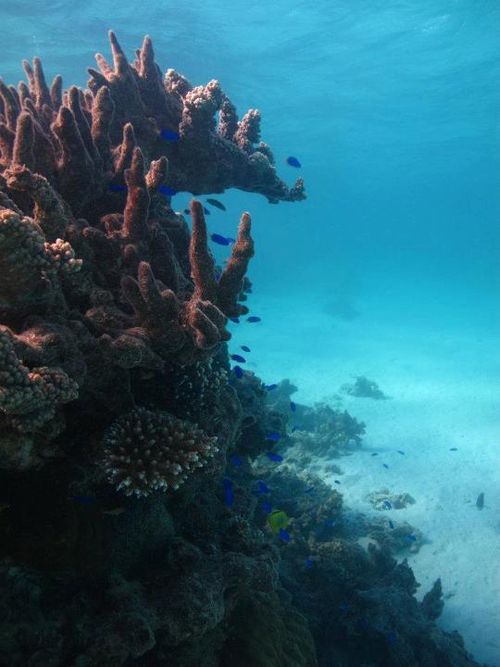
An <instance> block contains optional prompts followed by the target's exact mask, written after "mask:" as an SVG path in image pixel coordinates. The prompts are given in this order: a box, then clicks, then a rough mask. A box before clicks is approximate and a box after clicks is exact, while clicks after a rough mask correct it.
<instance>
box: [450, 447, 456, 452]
mask: <svg viewBox="0 0 500 667" xmlns="http://www.w3.org/2000/svg"><path fill="white" fill-rule="evenodd" d="M457 451H458V447H450V452H457Z"/></svg>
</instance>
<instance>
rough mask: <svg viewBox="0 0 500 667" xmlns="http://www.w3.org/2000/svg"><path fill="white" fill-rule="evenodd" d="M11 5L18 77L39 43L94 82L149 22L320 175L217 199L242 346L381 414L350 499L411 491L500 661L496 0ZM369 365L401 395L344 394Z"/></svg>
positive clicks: (422, 570)
mask: <svg viewBox="0 0 500 667" xmlns="http://www.w3.org/2000/svg"><path fill="white" fill-rule="evenodd" d="M0 19H1V34H2V39H1V56H0V58H1V67H0V72H1V74H2V77H3V78H4V80H5V81H7V82H9V83H17V81H18V80H19V79H20V78H22V68H21V65H20V61H21V60H22V58H30V57H32V56H33V55H38V56H40V57H41V58H42V61H43V64H44V69H45V72H46V74H47V77H48V78H49V79H52V77H53V75H55V74H56V73H60V74H62V76H63V79H64V82H65V84H69V83H76V84H78V85H82V86H83V85H85V83H86V78H85V72H86V68H87V67H88V66H93V64H94V53H95V52H96V51H101V52H103V53H105V54H107V53H108V50H109V49H108V43H107V36H106V33H107V30H108V29H110V28H111V29H113V30H114V31H115V32H116V34H117V36H118V38H119V40H120V42H121V44H122V46H123V47H124V49H125V50H126V52H127V53H128V54H129V55H130V56H132V54H133V51H134V49H135V48H137V47H138V46H139V45H140V43H141V41H142V38H143V36H144V35H145V34H149V35H151V37H152V39H153V42H154V47H155V53H156V59H157V61H158V62H159V63H160V65H161V67H162V69H163V70H165V69H166V68H167V67H172V68H175V69H176V70H177V71H179V72H182V73H183V74H184V75H186V76H187V78H188V79H189V80H190V81H191V82H192V83H194V84H199V83H205V82H207V81H209V80H210V79H212V78H217V79H218V80H219V81H220V82H221V85H222V88H223V89H224V91H225V92H226V94H227V95H228V96H229V97H230V98H231V100H232V101H233V102H234V103H235V105H236V107H237V109H238V111H239V112H240V113H243V112H244V111H245V110H246V109H248V108H250V107H257V108H259V109H260V111H261V112H262V117H263V122H262V138H263V140H264V141H265V142H267V143H269V144H270V145H271V146H272V148H273V151H274V154H275V156H276V158H277V168H278V171H279V173H280V175H281V176H282V178H284V179H285V180H286V181H287V182H288V183H289V184H290V185H291V184H292V183H293V180H294V179H295V178H296V177H297V176H303V178H304V179H305V183H306V191H307V196H308V198H307V200H306V201H305V202H300V203H294V204H287V203H280V204H279V205H277V206H273V205H270V204H268V203H267V202H266V200H265V199H264V198H262V197H260V196H258V195H255V194H249V193H245V192H239V191H231V192H227V193H226V194H224V195H217V196H218V197H219V198H220V199H221V200H223V201H224V203H225V205H226V206H227V209H228V210H227V212H226V213H224V212H221V211H217V210H214V211H213V212H212V215H211V217H210V218H209V220H208V221H209V226H210V231H211V232H215V233H220V234H228V235H229V234H231V233H232V232H233V230H234V224H235V222H236V220H237V219H238V215H239V213H240V211H241V210H249V211H250V212H251V214H252V218H253V221H254V236H255V240H256V257H255V259H254V261H253V263H252V265H251V270H250V278H251V280H252V282H253V293H252V295H251V297H250V302H249V303H250V305H251V309H252V313H255V314H257V315H259V316H260V317H262V322H260V323H257V324H256V325H253V326H252V325H249V324H247V323H241V324H239V325H237V324H235V325H234V326H233V327H232V331H233V341H234V346H235V347H234V349H235V350H236V346H237V345H241V344H245V345H248V346H249V347H250V348H251V350H252V352H251V354H249V355H248V360H247V367H248V368H250V369H251V370H255V371H256V372H258V374H259V375H260V376H261V377H262V378H263V379H264V380H265V381H267V382H278V381H280V380H281V379H282V378H289V379H290V380H291V381H292V382H293V383H294V384H295V385H296V386H297V387H298V393H297V395H296V396H297V398H298V400H300V401H301V402H302V403H305V404H311V405H312V404H313V403H315V402H317V401H324V400H325V401H333V402H335V401H338V400H340V399H341V400H342V401H343V405H344V406H345V407H347V408H348V409H349V411H350V412H351V413H352V414H354V415H355V416H356V417H358V418H360V419H362V420H363V421H365V423H366V424H367V435H366V438H365V442H364V446H363V448H362V449H361V450H360V451H359V452H357V453H356V454H355V455H353V456H352V457H350V460H349V461H347V462H346V463H345V464H344V462H343V468H344V475H345V479H344V487H343V491H344V492H345V499H346V502H347V504H350V505H351V506H352V507H355V508H357V509H360V510H363V511H364V510H366V511H368V509H369V507H368V506H367V504H366V493H368V492H369V491H372V490H374V489H376V488H379V487H380V486H381V485H382V486H383V485H384V484H386V485H387V484H389V485H392V486H391V488H393V487H394V488H397V489H398V490H400V491H407V492H409V493H411V495H413V496H414V497H415V498H416V500H417V503H416V504H415V506H414V508H412V509H411V510H409V511H408V514H407V515H406V518H408V519H411V522H412V524H413V525H416V526H417V527H418V528H419V529H420V530H422V531H423V532H424V534H425V536H426V539H427V544H425V545H424V546H423V547H422V550H421V551H420V552H419V554H417V555H415V556H414V557H412V558H411V565H412V567H413V568H414V570H415V573H416V576H417V579H418V580H419V581H420V582H422V584H425V585H423V586H422V589H423V590H428V588H429V584H431V583H432V581H433V580H434V579H435V578H436V577H437V576H441V577H442V580H443V587H444V590H445V595H446V594H449V599H447V601H446V607H445V612H444V615H443V618H442V619H441V621H440V622H441V624H442V625H443V627H445V628H446V629H449V630H451V629H457V630H459V631H460V632H461V634H462V635H463V636H464V638H465V641H466V645H467V647H468V648H469V649H470V650H471V652H472V653H473V655H474V657H475V658H476V659H477V660H479V661H484V662H488V663H490V664H492V665H500V641H499V639H498V638H499V637H500V609H499V605H500V571H499V564H500V558H499V554H500V519H499V507H500V495H499V482H500V419H499V412H498V407H499V406H498V394H499V391H498V388H499V379H500V373H499V371H500V359H499V354H498V350H499V346H498V344H499V338H500V335H499V334H500V329H499V325H500V321H499V320H500V318H499V297H500V280H499V278H500V270H499V267H500V224H499V222H500V182H499V177H500V136H499V127H500V85H499V82H500V2H498V0H398V1H395V0H383V1H382V0H335V1H332V0H315V1H314V2H306V1H303V2H298V1H297V0H273V1H272V2H259V1H258V0H257V1H256V2H253V3H249V2H247V1H245V2H243V1H242V0H232V1H231V2H226V1H224V2H223V1H222V0H191V1H190V2H182V0H181V1H180V2H170V1H168V0H162V1H159V2H150V3H137V2H132V1H131V0H122V2H120V3H117V2H110V1H109V0H100V1H99V2H96V1H95V0H88V1H87V2H85V3H75V2H68V1H55V0H54V1H52V2H45V1H43V0H40V1H27V0H18V1H17V2H6V0H0ZM288 156H295V157H297V158H298V160H299V161H300V163H301V168H300V169H296V168H293V167H291V166H289V165H287V164H286V163H285V160H286V158H287V157H288ZM188 200H189V194H188V193H180V194H179V195H177V197H175V198H174V200H173V206H174V208H175V209H176V210H182V209H183V208H185V206H186V204H187V202H188ZM226 250H227V249H225V248H220V247H216V248H214V252H215V253H216V255H217V256H218V257H219V258H221V259H223V258H224V257H225V254H227V253H226ZM360 375H363V376H367V377H368V378H369V379H371V380H374V381H376V382H377V383H378V384H379V385H380V387H381V389H382V390H383V391H384V392H385V393H386V394H388V395H389V396H390V400H388V401H381V402H370V401H367V400H366V399H365V400H363V399H355V398H353V397H350V396H345V395H344V396H342V395H341V392H340V393H339V388H340V387H341V386H342V385H343V384H345V383H346V382H350V381H352V378H353V376H360ZM339 396H340V399H339ZM399 448H401V449H402V450H404V451H405V457H402V456H401V457H399V458H398V455H397V454H394V451H395V450H396V449H399ZM451 448H456V450H457V451H453V452H452V451H451ZM373 451H377V452H382V453H384V452H385V459H384V460H385V461H386V462H387V463H388V466H389V467H388V468H387V469H382V467H381V465H380V462H375V460H374V458H372V457H371V456H370V452H373ZM325 478H326V479H328V477H327V476H325ZM481 492H482V493H484V494H485V507H484V509H483V510H481V511H478V509H477V508H476V506H475V503H476V497H477V496H478V494H479V493H481Z"/></svg>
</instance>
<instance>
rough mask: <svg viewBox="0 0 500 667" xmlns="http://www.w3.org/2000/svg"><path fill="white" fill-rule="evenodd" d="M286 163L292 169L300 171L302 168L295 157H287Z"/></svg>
mask: <svg viewBox="0 0 500 667" xmlns="http://www.w3.org/2000/svg"><path fill="white" fill-rule="evenodd" d="M285 161H286V163H287V164H288V165H290V167H296V168H297V169H299V168H300V167H301V166H302V165H301V164H300V162H299V161H298V160H297V158H296V157H293V155H290V156H289V157H287V159H286V160H285Z"/></svg>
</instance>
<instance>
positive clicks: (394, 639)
mask: <svg viewBox="0 0 500 667" xmlns="http://www.w3.org/2000/svg"><path fill="white" fill-rule="evenodd" d="M386 637H387V641H388V643H389V644H390V645H391V646H394V644H395V643H396V642H397V641H398V636H397V634H396V633H395V632H394V630H391V631H390V632H388V633H387V635H386Z"/></svg>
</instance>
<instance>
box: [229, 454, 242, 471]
mask: <svg viewBox="0 0 500 667" xmlns="http://www.w3.org/2000/svg"><path fill="white" fill-rule="evenodd" d="M229 460H230V461H231V463H232V464H233V466H236V467H237V468H239V467H240V466H241V464H242V461H241V459H240V457H239V456H238V455H237V454H231V456H230V457H229Z"/></svg>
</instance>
